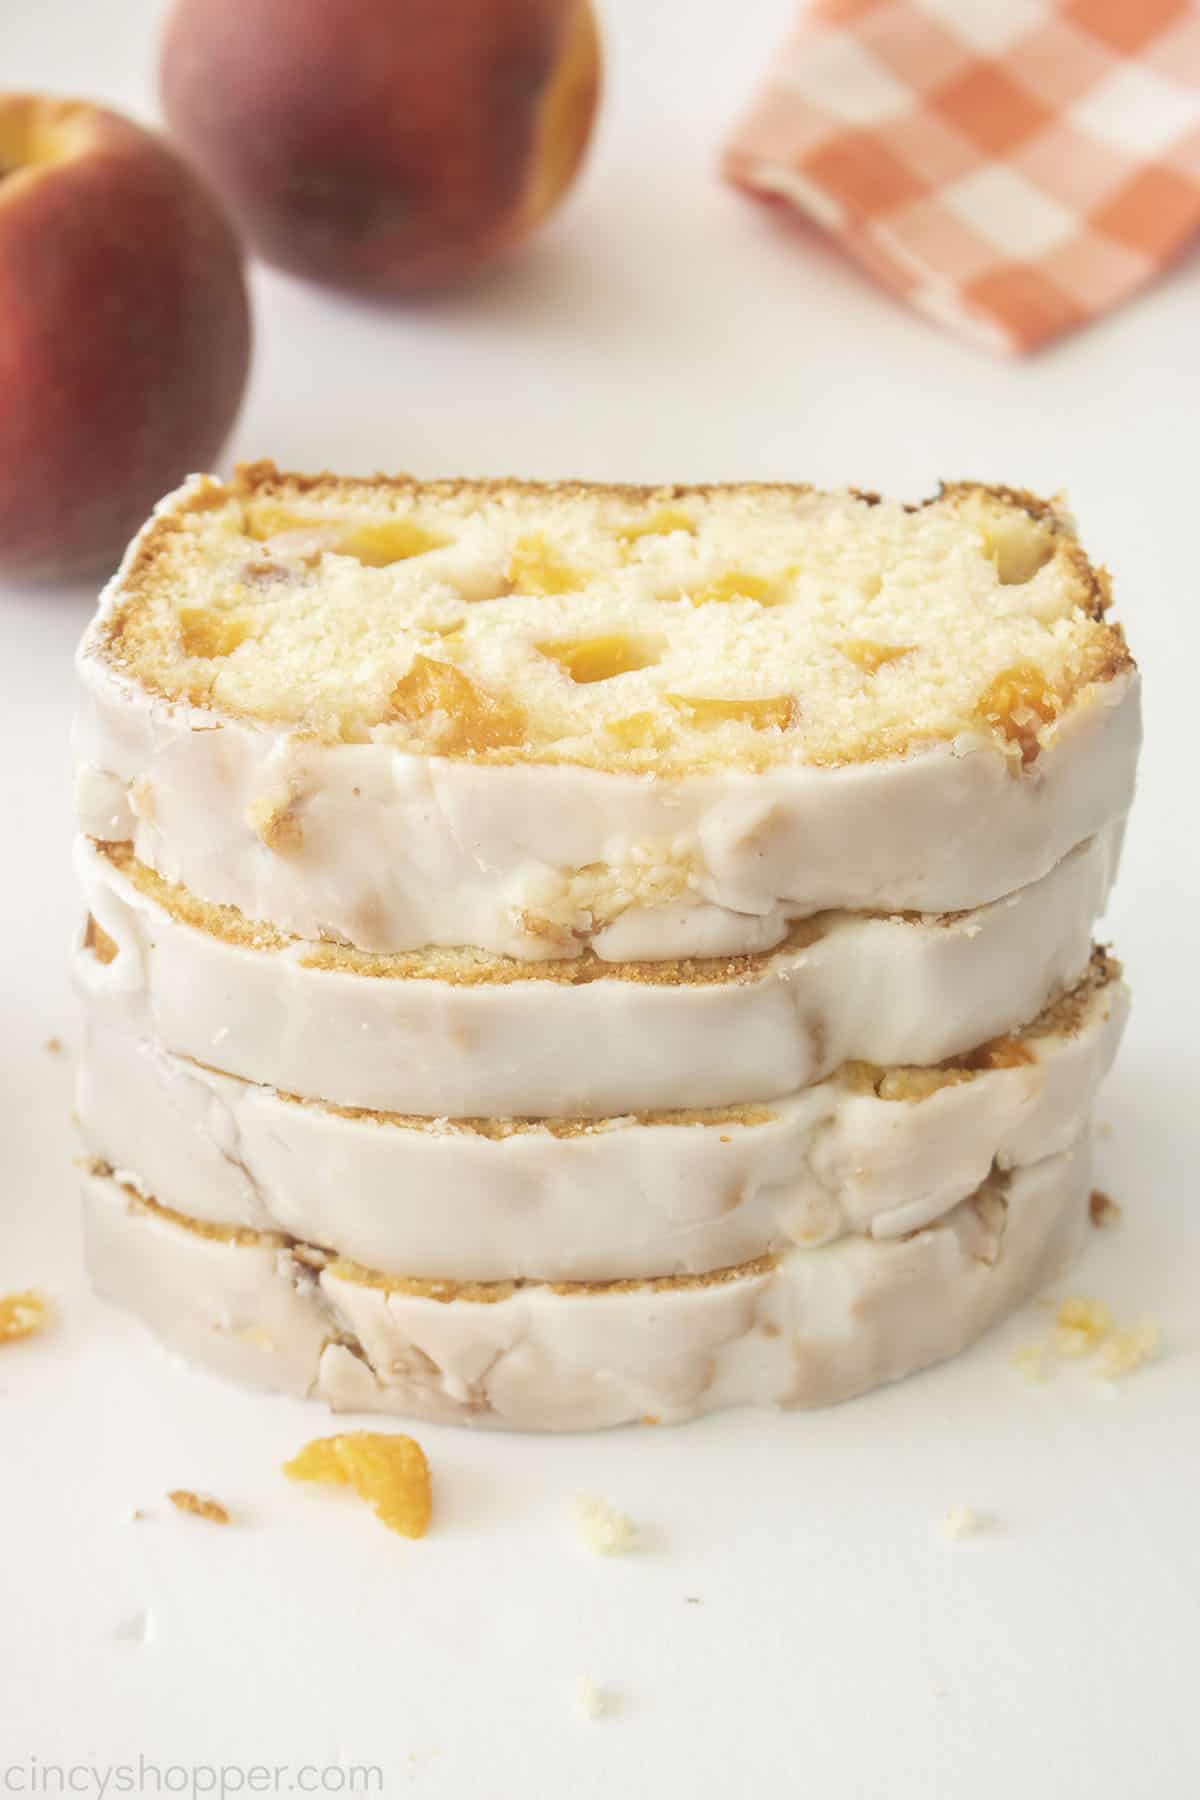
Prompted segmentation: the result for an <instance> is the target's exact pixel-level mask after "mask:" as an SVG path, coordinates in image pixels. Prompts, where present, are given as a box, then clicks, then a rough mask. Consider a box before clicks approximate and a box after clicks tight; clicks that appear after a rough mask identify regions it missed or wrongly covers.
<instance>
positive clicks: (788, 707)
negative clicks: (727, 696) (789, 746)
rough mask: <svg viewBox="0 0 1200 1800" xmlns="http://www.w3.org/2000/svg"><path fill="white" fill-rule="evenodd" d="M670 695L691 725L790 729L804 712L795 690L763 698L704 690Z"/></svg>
mask: <svg viewBox="0 0 1200 1800" xmlns="http://www.w3.org/2000/svg"><path fill="white" fill-rule="evenodd" d="M666 699H667V701H668V702H669V704H670V705H671V706H673V707H674V708H675V710H676V712H678V713H682V714H683V716H684V718H685V719H686V720H687V721H688V724H689V725H701V726H706V725H725V724H727V723H728V722H729V721H730V720H732V721H733V722H734V723H735V724H738V725H751V726H753V728H754V730H755V731H768V730H771V729H774V730H778V731H786V730H787V729H788V727H789V726H790V725H794V724H795V722H796V720H797V719H798V718H799V716H800V708H799V706H798V705H797V704H796V699H795V696H794V695H793V694H772V695H771V696H769V697H768V698H766V699H763V700H721V699H715V698H709V697H707V696H704V695H701V694H668V695H666Z"/></svg>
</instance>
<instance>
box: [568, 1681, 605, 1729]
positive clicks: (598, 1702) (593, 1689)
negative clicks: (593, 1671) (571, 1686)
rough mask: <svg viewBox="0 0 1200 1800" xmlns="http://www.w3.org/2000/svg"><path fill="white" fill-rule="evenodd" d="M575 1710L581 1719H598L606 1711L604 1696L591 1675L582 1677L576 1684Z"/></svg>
mask: <svg viewBox="0 0 1200 1800" xmlns="http://www.w3.org/2000/svg"><path fill="white" fill-rule="evenodd" d="M575 1710H576V1712H577V1713H578V1714H579V1717H580V1718H581V1719H598V1718H599V1717H600V1716H601V1714H602V1713H603V1711H604V1695H603V1694H602V1693H601V1692H600V1689H599V1688H598V1687H597V1686H596V1684H595V1682H594V1681H593V1680H592V1678H591V1676H590V1675H580V1676H579V1678H578V1679H577V1681H576V1683H575Z"/></svg>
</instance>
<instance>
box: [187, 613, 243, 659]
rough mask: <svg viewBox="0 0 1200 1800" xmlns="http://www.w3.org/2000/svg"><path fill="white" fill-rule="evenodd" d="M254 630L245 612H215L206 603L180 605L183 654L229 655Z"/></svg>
mask: <svg viewBox="0 0 1200 1800" xmlns="http://www.w3.org/2000/svg"><path fill="white" fill-rule="evenodd" d="M253 630H254V624H253V621H252V620H250V619H248V618H246V616H245V614H244V613H223V612H214V611H213V610H212V609H211V608H210V607H206V606H181V607H180V609H179V635H180V638H181V639H182V642H183V654H184V655H185V656H229V655H231V654H232V652H233V651H234V650H236V649H237V647H238V645H239V644H244V643H245V641H246V639H247V638H248V637H249V636H250V635H251V634H252V632H253Z"/></svg>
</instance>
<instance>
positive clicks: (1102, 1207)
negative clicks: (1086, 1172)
mask: <svg viewBox="0 0 1200 1800" xmlns="http://www.w3.org/2000/svg"><path fill="white" fill-rule="evenodd" d="M1088 1218H1089V1219H1090V1220H1091V1221H1092V1224H1093V1225H1094V1226H1095V1227H1096V1229H1097V1230H1098V1231H1107V1230H1108V1228H1109V1227H1110V1226H1111V1225H1119V1224H1120V1222H1121V1208H1120V1207H1119V1206H1118V1205H1117V1203H1116V1201H1115V1200H1114V1199H1113V1197H1112V1195H1111V1194H1106V1193H1105V1192H1104V1190H1103V1189H1102V1188H1093V1189H1092V1191H1091V1193H1090V1194H1089V1195H1088Z"/></svg>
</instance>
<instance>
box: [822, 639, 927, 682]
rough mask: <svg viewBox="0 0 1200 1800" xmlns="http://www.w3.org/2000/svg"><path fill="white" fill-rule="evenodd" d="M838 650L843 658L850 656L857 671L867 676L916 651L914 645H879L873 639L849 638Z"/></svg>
mask: <svg viewBox="0 0 1200 1800" xmlns="http://www.w3.org/2000/svg"><path fill="white" fill-rule="evenodd" d="M838 649H839V650H840V651H841V653H842V655H843V656H848V657H849V658H850V661H851V662H852V663H853V664H854V666H855V668H856V669H861V670H862V671H863V673H864V674H865V675H874V674H875V673H876V671H877V670H879V669H882V668H883V667H884V666H885V665H886V664H887V663H890V662H896V661H898V659H899V658H900V657H902V656H907V655H908V654H909V652H910V651H912V650H913V649H915V645H913V644H877V643H875V642H873V640H872V639H871V638H847V640H846V642H845V643H844V644H839V645H838Z"/></svg>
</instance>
